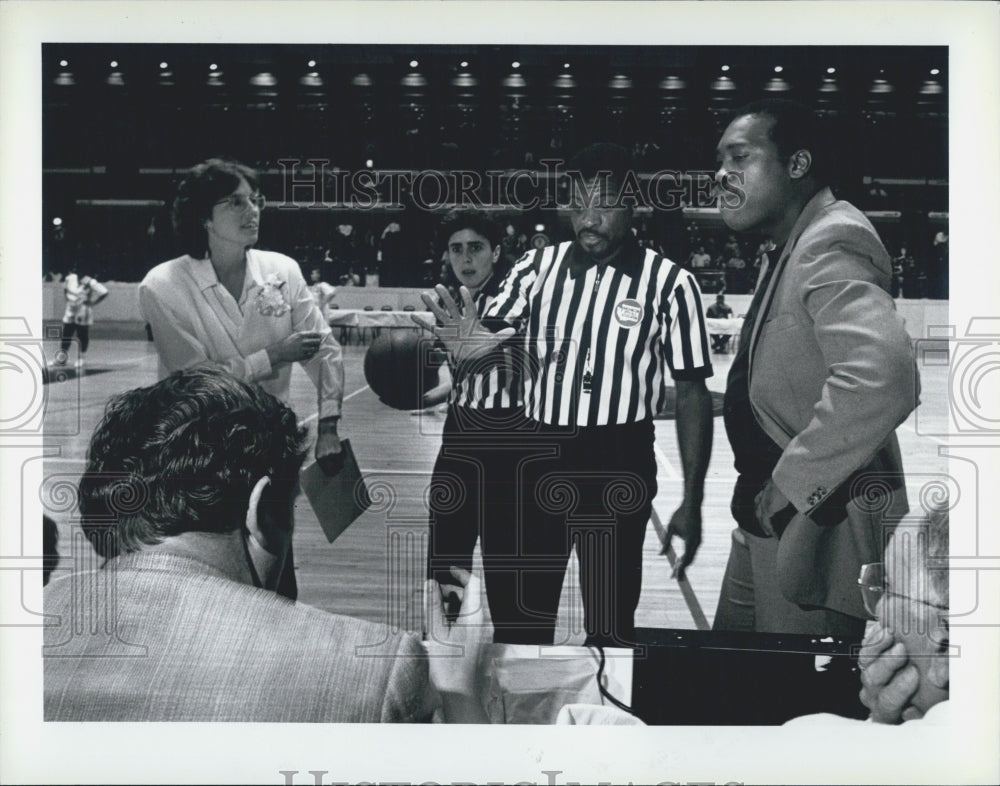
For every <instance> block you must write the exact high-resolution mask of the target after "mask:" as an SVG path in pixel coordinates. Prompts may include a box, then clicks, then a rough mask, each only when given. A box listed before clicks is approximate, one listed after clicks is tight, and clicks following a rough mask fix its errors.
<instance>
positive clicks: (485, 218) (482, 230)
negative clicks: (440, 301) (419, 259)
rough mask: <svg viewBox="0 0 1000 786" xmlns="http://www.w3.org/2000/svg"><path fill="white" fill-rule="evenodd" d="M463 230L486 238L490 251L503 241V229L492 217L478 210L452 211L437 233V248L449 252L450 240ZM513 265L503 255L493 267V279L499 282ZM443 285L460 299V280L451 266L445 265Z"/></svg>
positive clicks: (447, 214)
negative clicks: (468, 230) (469, 230)
mask: <svg viewBox="0 0 1000 786" xmlns="http://www.w3.org/2000/svg"><path fill="white" fill-rule="evenodd" d="M463 229H471V230H472V231H473V232H475V233H476V234H477V235H482V236H483V237H485V238H486V239H487V240H488V241H489V244H490V251H492V250H493V249H495V248H497V247H498V246H499V245H500V242H501V240H502V239H503V229H502V228H501V226H500V224H498V223H497V222H496V221H495V220H494V219H493V217H492V216H490V215H489V214H487V213H482V212H479V211H476V210H452V211H450V212H448V213H446V214H445V215H444V217H443V218H442V219H441V223H440V225H439V226H438V231H437V246H438V248H440V250H441V251H442V252H444V251H447V248H448V239H449V238H450V237H451V236H452V235H454V234H455V233H456V232H461V231H462V230H463ZM510 268H511V264H510V262H508V261H507V260H505V259H504V256H503V254H501V255H500V258H499V259H497V261H496V264H495V265H493V279H492V280H494V281H499V280H502V279H503V278H504V276H506V275H507V272H508V271H509V270H510ZM441 283H442V284H444V285H445V286H446V287H447V288H448V290H449V291H450V292H451V294H452V297H456V298H457V297H458V287H459V283H458V279H457V278H455V273H454V271H453V270H452V269H451V265H449V264H445V266H444V272H443V274H442V276H441Z"/></svg>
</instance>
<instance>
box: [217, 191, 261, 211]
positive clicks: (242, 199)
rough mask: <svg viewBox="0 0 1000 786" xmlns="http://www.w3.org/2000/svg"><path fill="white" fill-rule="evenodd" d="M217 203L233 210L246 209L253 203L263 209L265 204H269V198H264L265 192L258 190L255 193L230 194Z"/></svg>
mask: <svg viewBox="0 0 1000 786" xmlns="http://www.w3.org/2000/svg"><path fill="white" fill-rule="evenodd" d="M215 204H217V205H225V206H226V207H229V208H232V209H233V210H241V211H242V210H246V209H247V208H248V207H250V205H253V206H254V207H256V208H257V209H258V210H263V209H264V205H265V204H267V200H266V199H264V195H263V194H261V193H260V192H259V191H257V192H255V193H253V194H230V195H229V196H227V197H225V198H223V199H220V200H219V201H218V202H216V203H215Z"/></svg>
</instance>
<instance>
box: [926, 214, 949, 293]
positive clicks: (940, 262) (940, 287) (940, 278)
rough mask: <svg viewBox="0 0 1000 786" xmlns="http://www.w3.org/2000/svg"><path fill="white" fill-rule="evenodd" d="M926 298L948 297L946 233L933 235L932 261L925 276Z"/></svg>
mask: <svg viewBox="0 0 1000 786" xmlns="http://www.w3.org/2000/svg"><path fill="white" fill-rule="evenodd" d="M927 280H928V293H927V294H928V297H933V298H947V297H948V233H947V232H945V231H943V230H942V231H941V232H938V233H937V234H936V235H934V259H933V262H932V263H931V266H930V271H929V274H928V276H927Z"/></svg>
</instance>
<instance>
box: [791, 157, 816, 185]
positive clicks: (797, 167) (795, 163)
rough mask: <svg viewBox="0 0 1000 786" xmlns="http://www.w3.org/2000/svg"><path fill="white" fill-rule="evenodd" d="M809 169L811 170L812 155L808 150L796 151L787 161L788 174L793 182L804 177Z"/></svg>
mask: <svg viewBox="0 0 1000 786" xmlns="http://www.w3.org/2000/svg"><path fill="white" fill-rule="evenodd" d="M810 169H812V153H810V152H809V151H808V150H796V151H795V152H794V153H792V156H791V158H789V159H788V174H789V175H790V176H791V178H792V179H793V180H799V179H801V178H803V177H805V176H806V175H807V174H809V170H810Z"/></svg>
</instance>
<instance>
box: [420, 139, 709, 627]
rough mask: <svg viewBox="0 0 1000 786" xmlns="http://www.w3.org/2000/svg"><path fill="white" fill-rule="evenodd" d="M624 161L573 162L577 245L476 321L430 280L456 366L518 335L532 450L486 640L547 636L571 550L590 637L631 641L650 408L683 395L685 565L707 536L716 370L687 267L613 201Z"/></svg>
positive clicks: (552, 250)
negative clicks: (669, 385)
mask: <svg viewBox="0 0 1000 786" xmlns="http://www.w3.org/2000/svg"><path fill="white" fill-rule="evenodd" d="M631 166H632V164H631V159H630V156H629V154H628V151H626V150H625V149H624V148H621V147H619V146H617V145H610V144H596V145H592V146H590V147H588V148H586V149H585V150H583V151H581V152H580V153H578V154H577V156H575V157H574V158H573V159H572V160H571V161H570V162H569V165H568V172H569V174H570V177H571V179H572V182H573V186H574V187H573V194H572V201H571V204H570V208H569V219H570V222H571V224H572V228H573V232H574V234H575V236H576V240H574V241H568V242H565V243H562V244H559V245H557V246H548V247H545V248H542V249H538V250H535V251H531V252H529V253H528V254H526V255H525V256H524V257H523V258H522V259H521V260H520V261H519V262H518V263H517V264H516V265H515V266H514V268H513V270H511V272H510V273H509V274H508V275H507V277H506V278H505V280H504V282H503V283H502V285H501V287H500V292H499V294H498V296H497V299H496V300H495V301H494V302H493V303H492V304H491V305H490V307H489V308H488V309H487V310H486V312H485V313H484V319H485V320H486V322H487V324H490V323H491V322H492V321H493V320H501V321H502V323H505V324H506V327H504V328H502V329H500V330H495V329H491V328H495V327H496V326H495V325H494V324H490V327H486V326H485V325H484V324H483V323H481V322H480V321H479V320H478V319H477V318H476V312H475V308H474V306H473V304H472V301H471V298H470V297H469V295H468V292H463V293H462V299H463V305H462V307H461V308H460V307H459V306H458V305H457V304H456V303H455V301H454V300H453V299H452V298H450V297H447V293H446V292H444V290H443V288H439V290H438V295H439V296H441V301H442V305H441V306H439V305H438V303H437V302H435V299H434V298H432V297H430V296H428V295H425V296H424V301H425V303H426V304H427V305H428V307H429V308H430V309H431V310H432V311H434V313H435V315H436V316H437V318H438V320H439V321H440V323H441V325H442V328H440V329H439V330H438V331H437V332H438V335H439V336H440V337H441V338H442V340H443V341H444V342H445V344H446V345H447V346H448V347H449V350H450V351H451V352H452V354H453V355H454V356H455V357H457V358H459V359H460V360H461V359H463V358H464V359H471V358H476V357H481V356H483V355H485V354H486V353H487V352H488V351H489V350H490V348H491V347H493V346H495V344H496V342H497V341H504V340H510V339H511V337H512V336H513V335H514V334H515V331H519V336H521V335H523V341H524V347H525V352H526V354H527V356H528V362H527V364H526V365H527V367H528V368H529V369H530V372H531V373H530V374H527V375H526V377H525V381H524V401H525V410H526V414H527V417H528V418H529V420H530V421H531V422H533V423H534V424H535V426H536V434H537V437H536V438H534V439H535V442H536V444H540V443H539V441H538V437H540V438H541V441H542V443H544V444H545V445H547V446H548V447H549V448H550V449H549V450H548V451H547V452H546V451H536V452H535V454H534V455H533V456H532V457H531V458H530V459H528V460H525V461H524V463H523V464H522V468H521V483H520V489H519V493H520V499H519V505H518V511H519V515H518V520H517V521H516V522H514V524H513V525H514V526H516V528H517V538H518V546H519V548H518V556H519V562H518V564H517V565H516V566H512V567H511V570H510V582H509V593H510V598H509V602H508V603H507V604H505V606H504V607H503V609H502V611H501V615H500V617H499V618H498V614H497V610H496V609H494V603H493V598H492V596H491V598H490V611H491V615H492V616H493V621H494V625H495V626H496V632H495V634H494V640H496V641H508V642H514V643H537V644H550V643H553V641H554V632H555V623H556V615H557V611H558V605H559V596H560V592H561V589H562V584H563V579H564V576H565V572H566V568H567V563H568V556H569V553H570V549H571V547H572V546H574V545H575V546H576V550H577V557H578V559H579V564H580V583H581V590H582V593H583V607H584V626H585V629H586V635H587V641H586V643H587V644H601V645H607V646H629V645H631V644H632V643H633V642H634V634H635V622H634V619H635V609H636V606H637V605H638V602H639V593H640V589H641V583H642V544H643V540H644V537H645V533H646V526H647V523H648V521H649V516H650V512H651V509H652V501H653V498H654V497H655V495H656V458H655V455H654V452H653V441H654V429H653V416H654V415H656V414H657V413H658V412H659V411H660V409H661V408H662V407H663V405H664V402H665V398H666V386H665V377H666V375H667V374H668V373H669V374H670V376H671V377H672V378H673V380H674V383H675V386H676V393H677V399H676V400H677V404H676V406H677V411H676V417H677V436H678V443H679V446H680V453H681V464H682V466H683V470H684V494H683V498H682V500H681V503H680V506H679V507H678V509H677V510H676V511H675V512H674V514H673V516H672V517H671V519H670V523H669V525H668V527H667V538H668V539H667V543H668V544H669V542H670V540H671V539H672V537H673V535H678V536H679V537H681V538H682V540H683V541H684V543H685V550H684V554H683V555H682V556H681V558H680V559H679V561H678V564H677V571H678V572H681V571H683V570H684V568H685V567H686V566H687V565H690V564H691V562H692V560H693V559H694V556H695V552H696V551H697V549H698V546H699V544H700V542H701V503H702V497H703V492H704V480H705V472H706V469H707V467H708V459H709V455H710V453H711V443H712V406H711V399H710V396H709V393H708V390H707V388H706V386H705V379H706V378H707V377H709V376H711V374H712V366H711V360H710V353H709V341H708V335H707V333H706V329H705V320H704V316H703V314H702V308H701V297H700V292H699V290H698V285H697V283H696V282H695V280H694V278H693V276H691V275H690V274H689V273H688V272H686V271H684V270H682V269H681V268H679V267H678V266H677V265H675V264H674V263H673V262H671V261H670V260H668V259H666V258H664V257H662V256H661V255H659V254H657V253H656V252H654V251H652V250H650V249H644V248H641V247H640V246H639V245H638V243H637V242H636V240H635V238H634V236H633V234H632V232H631V219H632V208H631V206H630V205H628V204H624V200H622V199H620V196H621V193H620V192H621V191H622V186H623V185H624V184H625V183H626V182H627V181H626V175H627V173H628V172H630V170H631Z"/></svg>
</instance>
